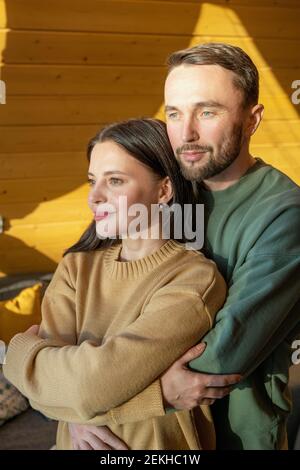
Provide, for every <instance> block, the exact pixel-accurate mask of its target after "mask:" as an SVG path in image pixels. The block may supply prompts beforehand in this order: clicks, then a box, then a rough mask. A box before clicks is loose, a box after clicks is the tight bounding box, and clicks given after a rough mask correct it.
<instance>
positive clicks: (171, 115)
mask: <svg viewBox="0 0 300 470" xmlns="http://www.w3.org/2000/svg"><path fill="white" fill-rule="evenodd" d="M177 118H178V113H170V114H168V115H167V119H177Z"/></svg>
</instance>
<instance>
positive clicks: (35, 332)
mask: <svg viewBox="0 0 300 470" xmlns="http://www.w3.org/2000/svg"><path fill="white" fill-rule="evenodd" d="M39 329H40V325H32V326H30V327H29V328H28V330H26V331H24V333H31V334H32V335H36V336H38V335H39Z"/></svg>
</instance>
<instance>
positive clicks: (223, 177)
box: [203, 152, 256, 191]
mask: <svg viewBox="0 0 300 470" xmlns="http://www.w3.org/2000/svg"><path fill="white" fill-rule="evenodd" d="M255 163H256V160H255V158H254V157H252V155H250V153H249V152H247V154H246V155H243V154H240V155H239V156H238V157H237V158H236V160H235V161H234V162H233V163H232V164H231V165H230V166H229V167H228V168H226V170H224V171H222V173H219V174H218V175H216V176H214V177H213V178H209V179H207V180H204V181H203V183H204V186H205V187H206V188H207V189H208V190H210V191H222V190H224V189H227V188H229V187H230V186H233V185H234V184H235V183H237V182H238V181H239V179H240V178H241V177H242V176H243V175H244V174H245V173H247V171H248V170H249V168H251V167H252V166H253V165H254V164H255Z"/></svg>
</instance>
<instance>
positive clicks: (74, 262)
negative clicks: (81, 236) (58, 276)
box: [58, 250, 104, 274]
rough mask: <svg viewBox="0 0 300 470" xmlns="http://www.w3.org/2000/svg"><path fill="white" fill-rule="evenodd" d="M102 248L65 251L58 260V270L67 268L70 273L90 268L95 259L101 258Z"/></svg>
mask: <svg viewBox="0 0 300 470" xmlns="http://www.w3.org/2000/svg"><path fill="white" fill-rule="evenodd" d="M103 254H104V250H93V251H77V252H69V253H67V254H66V255H65V256H64V257H63V258H62V259H61V261H60V262H59V265H58V269H59V270H67V271H68V272H69V273H70V274H77V273H78V272H79V271H85V270H90V269H91V267H92V266H93V265H94V264H95V261H96V260H97V261H100V260H101V259H102V258H103Z"/></svg>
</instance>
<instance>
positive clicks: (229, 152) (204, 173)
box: [176, 124, 243, 182]
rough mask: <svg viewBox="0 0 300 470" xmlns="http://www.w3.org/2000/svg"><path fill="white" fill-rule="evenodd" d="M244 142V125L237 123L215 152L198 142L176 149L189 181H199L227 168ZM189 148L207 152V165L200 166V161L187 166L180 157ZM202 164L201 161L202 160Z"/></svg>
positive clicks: (182, 170)
mask: <svg viewBox="0 0 300 470" xmlns="http://www.w3.org/2000/svg"><path fill="white" fill-rule="evenodd" d="M242 144H243V126H242V125H241V124H236V125H235V126H234V127H233V130H232V133H231V136H230V137H228V138H227V139H226V140H224V142H223V143H222V145H221V149H220V151H219V152H218V153H217V154H214V151H213V148H212V147H210V146H203V145H197V144H192V143H191V144H184V145H182V147H179V148H178V149H176V158H177V160H178V163H179V165H180V170H181V173H182V175H183V176H184V178H185V179H187V180H188V181H198V182H201V181H203V180H206V179H209V178H212V177H213V176H216V175H218V174H219V173H222V171H224V170H226V168H228V167H229V166H230V165H231V164H232V163H233V162H234V161H235V160H236V158H237V157H238V156H239V154H240V151H241V148H242ZM188 150H196V151H197V150H198V151H199V152H207V155H208V161H207V163H206V164H205V165H203V166H200V167H198V166H197V164H198V162H195V164H194V165H191V166H189V167H188V166H187V165H186V164H185V163H184V162H183V161H182V160H181V158H180V155H181V153H183V152H186V151H188ZM204 158H205V157H204ZM200 164H201V161H200Z"/></svg>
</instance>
